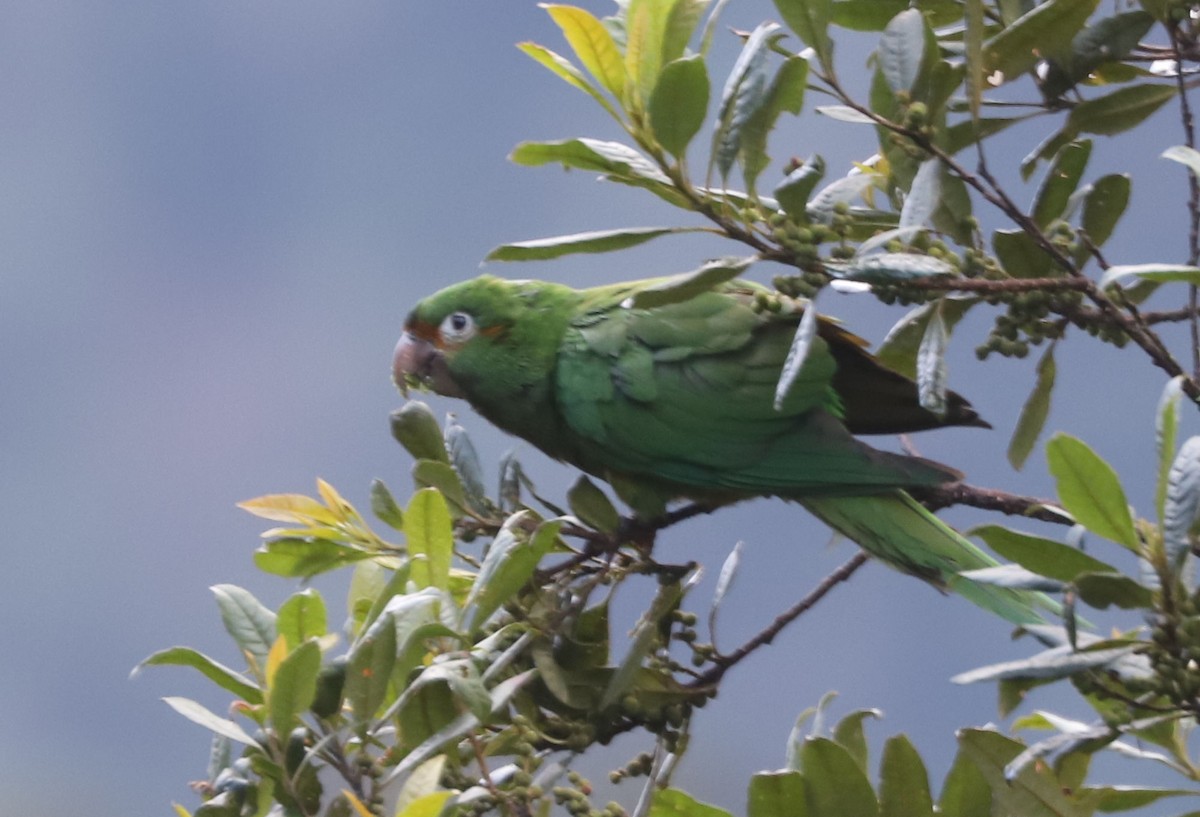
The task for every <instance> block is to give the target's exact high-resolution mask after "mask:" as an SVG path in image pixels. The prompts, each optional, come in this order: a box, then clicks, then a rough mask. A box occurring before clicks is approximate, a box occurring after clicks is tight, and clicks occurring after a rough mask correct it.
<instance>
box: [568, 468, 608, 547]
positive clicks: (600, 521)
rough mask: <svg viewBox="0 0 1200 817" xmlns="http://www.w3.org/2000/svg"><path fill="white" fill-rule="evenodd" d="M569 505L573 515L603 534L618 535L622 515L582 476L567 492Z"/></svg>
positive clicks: (604, 495)
mask: <svg viewBox="0 0 1200 817" xmlns="http://www.w3.org/2000/svg"><path fill="white" fill-rule="evenodd" d="M567 505H568V506H570V508H571V513H573V514H575V515H576V516H577V517H579V518H580V519H581V520H583V521H584V522H585V523H586V524H588V525H590V526H591V527H593V528H595V529H596V530H598V531H600V532H602V533H616V531H617V529H618V528H619V527H620V525H621V515H620V514H619V513H617V509H616V508H615V507H614V506H613V504H612V501H611V500H610V499H609V498H608V496H607V495H606V494H605V493H604V491H602V490H600V489H599V488H598V487H596V483H594V482H592V481H591V480H590V479H588V478H587V477H586V476H584V475H582V474H581V475H580V476H579V478H578V479H577V480H575V484H573V485H572V486H571V487H570V489H569V490H568V491H567Z"/></svg>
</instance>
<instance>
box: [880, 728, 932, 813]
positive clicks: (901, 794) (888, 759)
mask: <svg viewBox="0 0 1200 817" xmlns="http://www.w3.org/2000/svg"><path fill="white" fill-rule="evenodd" d="M879 815H880V817H932V815H933V796H932V795H931V794H930V793H929V773H928V772H927V771H926V770H925V762H924V761H923V760H921V755H920V754H918V753H917V750H916V748H915V747H914V746H913V745H912V743H911V742H910V741H909V739H908V738H907V737H905V736H904V735H896V736H894V737H891V738H889V739H888V741H887V743H885V744H884V745H883V760H882V761H881V762H880V766H879Z"/></svg>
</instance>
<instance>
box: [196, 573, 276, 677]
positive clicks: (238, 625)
mask: <svg viewBox="0 0 1200 817" xmlns="http://www.w3.org/2000/svg"><path fill="white" fill-rule="evenodd" d="M210 589H211V590H212V592H213V595H214V596H216V599H217V607H218V608H219V609H220V611H221V621H222V622H223V623H224V624H225V631H226V632H228V633H229V635H230V636H232V637H233V640H234V641H235V642H236V643H237V645H238V648H239V649H241V651H242V652H243V653H245V655H246V656H247V657H248V658H249V659H250V660H251V663H252V666H253V667H254V668H255V670H256V672H258V671H262V670H264V669H265V668H266V666H267V653H268V652H270V651H271V644H272V643H273V642H274V641H275V614H274V613H273V612H271V611H270V610H268V609H267V608H266V607H264V606H263V604H262V602H260V601H259V600H258V599H256V598H254V596H253V595H251V593H250V591H248V590H243V589H242V588H240V587H237V586H236V585H232V584H217V585H213V587H212V588H210Z"/></svg>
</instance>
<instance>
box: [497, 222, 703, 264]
mask: <svg viewBox="0 0 1200 817" xmlns="http://www.w3.org/2000/svg"><path fill="white" fill-rule="evenodd" d="M700 231H701V228H698V227H626V228H622V229H617V230H593V231H591V232H586V233H573V234H571V235H556V236H552V237H550V238H535V239H532V240H530V241H517V242H515V243H512V244H502V245H500V246H499V247H496V248H495V249H494V250H492V251H491V252H489V253H488V254H487V257H486V258H485V259H484V260H485V261H545V260H547V259H551V258H560V257H562V256H564V255H571V254H573V253H601V252H613V251H615V250H624V249H628V248H629V247H636V246H637V245H639V244H645V243H646V242H647V241H650V240H652V239H655V238H658V237H659V236H664V235H671V234H672V233H695V232H700Z"/></svg>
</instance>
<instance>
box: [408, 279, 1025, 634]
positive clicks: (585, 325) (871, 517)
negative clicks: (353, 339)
mask: <svg viewBox="0 0 1200 817" xmlns="http://www.w3.org/2000/svg"><path fill="white" fill-rule="evenodd" d="M656 286H661V279H648V280H644V281H633V282H628V283H622V284H614V285H610V286H602V287H596V288H593V289H583V290H576V289H572V288H571V287H567V286H563V285H560V284H554V283H548V282H543V281H531V280H521V281H515V280H504V279H501V278H497V277H494V276H489V275H485V276H482V277H479V278H476V279H474V280H470V281H465V282H463V283H459V284H456V285H453V286H450V287H447V288H446V289H443V290H441V291H440V292H438V293H436V294H434V295H432V296H430V297H428V298H426V299H425V300H423V301H421V302H420V303H418V304H417V305H416V307H414V308H413V310H412V312H411V313H410V314H409V315H408V318H407V320H406V321H405V324H404V333H403V335H402V336H401V338H400V341H399V343H398V344H397V346H396V350H395V355H394V359H393V373H394V376H395V380H396V383H397V384H398V385H399V386H400V387H401V388H402V389H406V388H407V386H408V385H415V386H419V387H424V388H429V389H432V390H433V391H435V392H437V393H439V394H443V395H449V396H452V397H460V398H465V399H466V400H467V401H468V402H469V403H470V404H471V405H472V406H473V407H474V408H475V410H476V411H478V412H479V413H480V414H482V415H483V416H484V417H485V418H487V419H488V420H489V421H491V422H492V423H494V424H495V425H497V426H499V427H500V428H502V429H503V430H505V431H507V432H509V433H511V434H515V435H516V436H518V437H522V438H524V439H525V440H527V441H529V442H530V443H532V444H533V445H535V446H537V447H538V448H539V449H541V450H542V451H544V452H545V453H546V454H548V455H550V456H551V457H554V458H555V459H558V460H562V461H564V462H567V463H569V464H571V465H573V466H575V467H577V468H580V469H582V470H583V471H586V472H587V473H589V474H592V475H593V476H596V477H598V478H600V479H603V480H605V481H607V482H608V483H609V484H610V485H612V486H613V488H614V490H616V492H617V494H618V495H619V496H621V498H622V499H624V500H625V501H626V502H627V503H628V504H630V506H631V507H632V508H633V509H634V510H635V512H636V513H638V514H639V515H640V516H643V517H651V518H652V517H654V516H656V515H659V514H661V513H662V512H663V511H664V509H665V508H666V505H667V503H668V502H670V501H671V500H678V499H690V500H694V501H698V502H702V503H707V504H710V505H721V504H726V503H730V502H735V501H738V500H740V499H745V498H749V497H757V496H777V497H783V498H786V499H789V500H794V501H796V502H799V503H800V504H802V505H803V506H804V507H805V508H807V509H808V510H809V511H811V512H812V513H813V514H815V515H816V516H817V517H819V518H820V519H822V520H824V521H825V522H826V523H827V524H828V525H829V526H830V527H832V528H834V529H835V530H837V531H839V532H840V533H842V534H843V535H845V536H847V537H848V538H850V539H851V540H853V541H854V542H856V543H858V544H859V545H860V546H861V547H862V548H863V549H865V550H866V551H867V552H868V553H870V554H871V555H873V556H875V557H877V558H879V559H880V560H882V561H884V562H885V563H887V564H889V565H891V566H892V567H894V568H897V569H899V570H901V571H904V572H906V573H910V574H913V575H915V576H918V577H920V578H922V579H924V580H926V581H928V582H930V583H931V584H933V585H935V586H936V587H938V588H941V589H952V590H954V591H956V592H958V593H960V594H961V595H963V596H965V597H966V598H968V599H970V600H971V601H973V602H975V603H976V604H978V605H980V606H981V607H984V608H985V609H988V610H991V611H992V612H995V613H997V614H999V615H1001V616H1003V617H1005V618H1007V619H1009V620H1010V621H1013V622H1016V623H1030V622H1036V621H1040V620H1041V617H1040V616H1039V615H1038V614H1037V612H1036V611H1035V609H1034V608H1035V607H1036V606H1038V605H1039V603H1040V602H1039V598H1040V597H1038V596H1035V595H1034V594H1029V593H1022V592H1017V591H1013V590H1008V589H1004V588H998V587H994V586H988V585H982V584H977V583H974V582H972V581H970V580H968V579H966V578H963V577H960V576H958V575H957V573H958V571H960V570H969V569H974V568H982V567H989V566H993V565H995V562H994V561H993V560H992V559H991V558H989V557H988V556H987V555H986V554H984V553H983V552H982V551H980V550H979V549H978V548H976V547H975V546H974V545H973V544H971V543H970V542H968V541H967V540H966V539H964V538H963V537H962V536H961V535H959V534H958V533H956V532H955V531H954V530H952V529H951V528H949V527H947V526H946V525H945V524H943V523H942V522H941V521H940V520H939V519H938V518H937V517H935V516H934V515H933V514H931V513H930V512H929V511H927V510H926V509H925V508H924V507H922V506H921V505H920V504H919V503H918V502H916V500H914V499H913V498H912V497H911V496H910V495H909V494H908V493H906V492H905V491H904V490H903V489H905V488H921V487H927V486H935V485H940V484H943V483H948V482H953V481H957V480H959V479H961V477H962V475H961V474H960V473H959V472H958V471H955V470H954V469H952V468H949V467H947V466H944V465H941V464H938V463H935V462H931V461H929V460H925V459H920V458H918V457H912V456H905V455H901V454H893V453H890V452H886V451H881V450H878V449H875V448H872V447H871V446H869V445H867V444H866V443H863V442H861V441H860V440H858V439H856V438H855V437H854V436H853V435H854V434H884V433H900V432H906V431H917V430H922V429H930V428H937V427H940V426H947V425H976V426H985V427H986V426H987V424H986V423H985V422H983V421H982V420H981V419H980V418H979V416H978V415H977V414H976V413H975V411H974V410H973V409H972V408H971V406H970V405H969V404H968V403H967V401H966V400H964V399H963V398H962V397H960V396H959V395H957V394H953V393H950V394H949V395H948V398H947V409H946V412H945V414H944V415H943V416H938V415H936V414H934V413H932V412H930V411H928V410H927V409H925V408H923V407H922V406H921V405H920V403H919V400H918V393H917V387H916V385H915V384H914V383H913V382H912V381H911V380H909V379H908V378H906V377H904V376H902V375H900V374H898V373H896V372H894V371H892V370H890V369H888V368H886V367H884V366H883V365H882V364H880V363H879V362H878V361H877V360H876V359H875V358H874V357H872V356H871V355H870V353H869V352H867V351H866V349H865V346H866V344H865V341H863V340H862V339H860V338H858V337H857V336H855V335H853V334H851V333H850V332H848V331H846V330H845V329H843V328H841V327H840V326H839V325H838V324H837V323H836V322H834V321H832V320H829V319H827V318H824V317H822V318H820V319H819V328H818V332H817V338H816V339H814V345H813V347H812V348H811V349H810V351H809V353H808V356H807V357H806V358H805V362H804V365H803V367H802V368H801V370H800V373H799V375H798V377H797V378H796V380H795V382H794V384H793V385H792V387H791V389H790V391H789V392H788V394H787V397H786V398H785V399H784V400H783V402H782V404H781V405H780V406H779V407H778V408H776V406H775V389H776V385H777V383H778V381H779V378H780V372H781V368H782V367H783V365H784V361H785V359H786V357H787V354H788V349H789V348H790V346H791V342H792V338H793V336H794V334H795V330H796V325H797V323H798V322H799V320H800V317H801V315H802V313H803V310H804V308H805V306H806V304H807V302H805V301H799V300H792V299H787V298H782V297H780V296H775V295H772V294H770V292H769V290H766V289H765V288H763V287H760V286H757V285H755V284H752V283H748V282H744V281H732V282H727V283H723V284H720V285H718V286H716V287H713V288H711V289H709V290H707V291H702V292H700V293H699V294H696V295H694V296H693V297H690V298H687V299H686V300H681V301H677V302H672V303H666V304H664V305H660V306H652V307H647V308H638V307H636V306H635V305H634V303H633V296H635V295H637V294H638V293H642V292H644V291H645V290H647V289H649V288H653V287H656ZM772 299H774V301H773V303H772V302H771V300H772Z"/></svg>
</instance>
